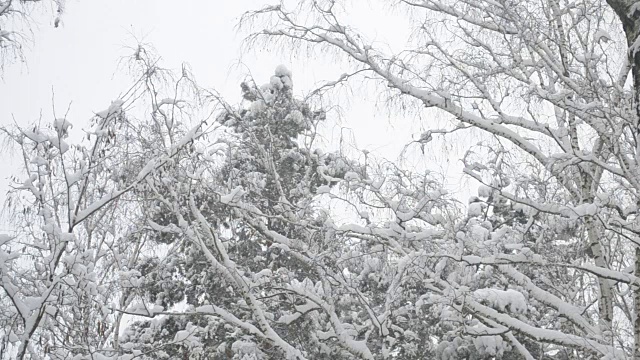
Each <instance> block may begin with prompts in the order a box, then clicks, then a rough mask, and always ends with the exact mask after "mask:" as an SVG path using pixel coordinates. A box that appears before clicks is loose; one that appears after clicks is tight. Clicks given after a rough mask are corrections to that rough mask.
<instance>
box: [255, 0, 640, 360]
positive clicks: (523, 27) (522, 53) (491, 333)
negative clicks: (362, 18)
mask: <svg viewBox="0 0 640 360" xmlns="http://www.w3.org/2000/svg"><path fill="white" fill-rule="evenodd" d="M360 6H365V4H364V3H355V2H346V1H337V0H326V1H325V0H309V1H302V2H299V3H298V4H297V5H296V6H295V7H287V6H286V5H285V3H281V4H279V5H274V6H268V7H265V8H263V9H261V10H259V11H254V12H250V13H247V14H246V16H245V18H244V21H245V22H246V23H251V24H265V25H264V26H265V28H264V30H260V29H258V30H257V32H256V33H254V34H253V35H252V36H251V37H250V40H251V41H250V42H249V44H251V45H255V44H259V43H258V42H264V41H267V42H270V44H279V45H281V46H282V47H284V48H289V49H292V48H295V49H308V48H309V47H308V46H309V45H313V46H312V47H311V48H312V49H315V47H317V48H321V49H322V50H323V51H324V52H325V53H331V54H332V55H333V56H337V57H343V58H345V59H348V60H349V61H348V62H345V66H350V67H351V69H350V71H352V72H351V73H352V74H356V73H357V74H362V76H367V78H368V79H371V78H374V79H377V80H378V81H379V84H381V85H383V86H386V87H387V88H391V89H394V90H395V93H389V92H387V93H389V94H390V96H394V97H395V96H398V97H401V98H402V100H403V101H405V104H406V103H410V104H411V103H412V104H414V105H415V107H416V109H420V108H435V109H437V110H438V111H439V112H440V113H441V114H447V115H448V116H449V117H450V118H451V127H449V128H446V129H435V128H434V129H432V130H431V131H430V132H427V133H425V134H422V136H420V138H419V139H420V140H419V141H418V142H422V143H423V145H424V144H425V143H427V142H428V141H430V140H431V139H433V137H434V136H436V135H438V134H446V133H450V132H454V131H463V130H465V129H468V130H469V131H476V133H477V132H478V131H479V132H480V133H482V134H485V135H486V136H484V137H483V140H482V141H481V142H480V143H479V144H478V145H475V146H472V147H469V148H468V149H467V151H466V153H465V155H464V156H463V161H464V164H465V168H464V172H465V174H466V175H467V176H470V177H471V178H473V179H475V180H476V181H477V182H479V183H481V184H482V185H481V186H480V188H479V190H478V196H477V197H474V198H472V199H471V200H470V204H469V206H468V216H467V217H466V218H464V219H463V218H458V219H454V221H453V222H452V223H450V224H449V226H450V227H451V228H452V229H454V230H453V231H452V232H450V233H449V234H448V235H449V236H450V237H447V236H445V237H443V241H442V242H441V244H439V245H438V246H434V247H433V248H431V249H429V250H423V251H419V250H413V251H411V252H409V249H410V248H407V247H404V246H403V247H402V249H403V250H404V251H406V252H407V256H411V259H415V260H412V261H416V262H419V261H423V262H424V263H425V267H424V268H425V269H426V270H424V271H425V272H426V273H425V274H424V275H425V276H422V277H421V278H420V279H421V280H420V281H421V282H423V283H424V284H425V286H427V285H426V284H428V288H427V289H425V290H424V292H423V293H422V294H420V305H424V304H428V305H429V306H438V307H439V308H440V309H441V310H442V315H441V321H442V322H441V324H440V326H441V328H442V330H443V331H444V332H441V333H440V334H439V335H438V336H436V337H434V338H432V341H433V342H434V343H437V355H438V357H439V358H443V359H445V358H447V359H449V358H459V357H474V358H479V357H480V358H481V357H486V356H489V357H507V356H511V354H517V355H513V356H515V357H519V358H526V359H533V358H542V357H551V356H553V357H554V358H555V357H561V358H567V359H578V358H593V357H602V358H629V357H632V358H639V357H640V318H639V316H640V284H639V283H638V281H639V280H638V276H640V248H639V244H640V238H639V237H638V234H639V233H638V220H637V215H636V214H637V209H638V207H637V199H638V196H639V195H640V193H639V191H640V184H639V183H638V166H639V161H640V158H639V157H640V153H639V151H640V142H639V141H640V140H639V139H638V137H639V136H640V133H639V131H638V128H639V127H638V124H639V119H640V116H639V115H640V101H639V95H638V94H640V52H639V51H638V46H639V45H638V44H640V40H639V39H640V37H639V32H640V20H639V15H640V6H639V4H638V3H637V2H636V1H631V0H627V1H625V0H621V1H603V0H580V1H563V0H544V1H510V0H497V1H467V0H451V1H449V0H415V1H412V0H401V1H398V2H397V4H396V8H395V10H396V11H397V14H400V15H402V14H406V20H405V21H404V22H403V23H404V24H409V26H410V28H409V29H408V30H409V31H406V32H402V31H398V34H402V33H407V34H410V37H409V38H407V39H394V40H397V43H399V44H401V45H404V46H405V49H404V50H403V51H401V52H398V53H392V52H390V51H391V50H389V49H390V48H392V47H386V46H379V42H377V41H375V40H376V39H375V35H374V34H369V33H366V32H364V31H359V30H358V29H357V27H356V26H355V25H353V23H352V22H350V20H351V19H352V18H351V16H350V14H354V13H358V12H360V10H359V7H360ZM367 6H370V5H367ZM400 15H399V16H400ZM381 26H388V24H381ZM381 29H382V28H381ZM256 41H257V42H256ZM270 46H271V45H270ZM630 75H631V76H630ZM417 111H420V110H417ZM424 111H426V110H424ZM425 125H426V126H428V124H425ZM425 146H428V145H425ZM390 205H392V204H390ZM389 208H391V209H393V207H392V206H389ZM423 240H424V241H426V240H427V238H424V239H423ZM434 264H435V266H434ZM396 266H399V265H396ZM414 306H415V304H414ZM391 356H393V355H391Z"/></svg>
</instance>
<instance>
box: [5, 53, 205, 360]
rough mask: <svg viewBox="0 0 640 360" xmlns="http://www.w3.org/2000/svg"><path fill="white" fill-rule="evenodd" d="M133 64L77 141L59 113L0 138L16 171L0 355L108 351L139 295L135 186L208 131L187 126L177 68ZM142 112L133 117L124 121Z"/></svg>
mask: <svg viewBox="0 0 640 360" xmlns="http://www.w3.org/2000/svg"><path fill="white" fill-rule="evenodd" d="M134 58H135V59H134V61H133V62H132V69H133V70H134V72H135V73H136V74H137V76H139V77H138V78H137V79H136V81H135V83H134V85H133V86H132V87H131V88H130V89H128V91H126V92H125V93H123V94H122V96H121V97H120V98H119V99H117V100H115V101H113V102H111V105H110V106H109V107H108V108H107V109H105V110H104V111H100V112H98V113H96V114H95V116H94V117H93V118H92V119H91V126H90V128H87V129H82V131H83V132H84V136H83V140H82V141H73V140H72V139H73V138H77V137H78V134H77V133H76V134H74V133H73V130H74V129H73V126H72V119H69V118H67V117H66V116H60V117H57V118H54V119H50V121H46V122H41V123H37V124H33V125H31V126H29V127H26V128H19V127H12V128H3V129H2V132H3V135H4V138H5V140H7V143H8V144H7V145H8V147H9V149H12V150H17V151H15V153H17V156H18V157H19V158H20V159H21V162H22V164H23V169H22V170H23V172H22V174H21V175H20V176H17V177H16V178H15V179H14V180H15V185H14V186H13V189H12V190H11V192H10V193H9V198H8V201H7V204H6V209H5V214H8V215H9V217H10V221H11V222H12V223H13V225H14V232H13V233H11V234H2V235H0V288H1V289H2V291H1V292H0V307H1V308H2V311H1V312H0V354H2V355H3V356H4V354H6V355H7V356H8V357H10V358H16V359H43V358H45V359H67V358H72V357H75V358H91V356H92V355H91V354H98V353H102V354H104V355H105V356H111V355H114V354H118V352H119V345H118V338H119V335H118V334H119V328H120V324H121V320H122V317H123V313H124V311H126V309H127V308H128V307H129V306H130V305H131V304H132V301H133V300H135V296H134V295H135V292H136V291H137V290H136V289H137V288H139V287H140V281H139V279H138V278H139V276H140V274H139V273H138V272H137V268H136V266H137V260H138V258H139V257H140V256H141V254H150V253H153V252H154V249H150V248H149V247H148V246H147V243H148V240H147V237H148V236H147V235H146V234H145V232H144V230H145V228H146V226H147V225H146V223H145V222H144V217H143V216H142V214H143V212H144V209H143V208H142V207H141V205H142V204H143V202H142V201H141V194H143V193H144V188H145V186H146V185H145V183H146V182H147V179H148V178H149V176H150V175H151V174H152V173H154V172H156V171H158V169H160V168H161V167H162V166H164V165H165V164H166V163H169V162H171V161H173V159H175V158H177V157H179V156H181V154H182V153H183V152H186V151H187V150H188V149H189V148H190V146H191V143H192V142H193V141H194V140H196V139H197V138H198V137H199V136H202V134H203V133H204V132H205V130H206V128H207V126H206V124H205V123H204V120H203V121H193V122H192V126H193V127H192V128H191V129H188V128H186V126H187V124H189V122H188V121H184V120H188V118H186V117H185V115H187V114H189V112H188V111H187V110H188V107H187V105H188V103H186V102H183V101H181V100H180V97H181V96H190V98H191V99H196V98H194V97H193V94H194V89H196V90H197V88H194V85H193V83H192V82H191V81H190V80H189V77H188V76H189V75H188V72H187V71H186V70H185V71H184V72H183V74H182V77H180V78H179V79H176V80H173V81H172V80H171V78H170V77H169V74H168V73H167V72H166V71H165V70H163V69H161V68H159V67H158V66H157V59H155V58H151V57H150V56H149V55H148V53H147V52H145V51H144V49H142V48H140V49H139V51H138V52H137V53H136V55H135V56H134ZM165 85H166V86H167V87H165ZM152 89H153V91H152ZM162 96H166V98H164V99H163V98H162ZM146 105H151V106H150V107H151V110H150V112H148V113H146V116H144V117H143V119H137V118H136V116H135V115H129V114H128V110H129V109H136V108H137V109H140V108H141V107H143V106H146ZM134 113H135V111H134Z"/></svg>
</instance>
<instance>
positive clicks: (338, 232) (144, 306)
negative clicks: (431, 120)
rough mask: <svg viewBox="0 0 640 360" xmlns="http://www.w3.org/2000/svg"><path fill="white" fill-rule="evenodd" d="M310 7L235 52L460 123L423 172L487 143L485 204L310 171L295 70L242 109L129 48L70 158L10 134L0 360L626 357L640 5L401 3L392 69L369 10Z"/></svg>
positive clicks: (274, 12) (633, 342)
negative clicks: (323, 73) (321, 58)
mask: <svg viewBox="0 0 640 360" xmlns="http://www.w3.org/2000/svg"><path fill="white" fill-rule="evenodd" d="M299 3H300V4H298V5H299V6H296V7H295V8H294V9H287V8H286V6H285V4H281V5H279V6H274V7H266V8H263V9H261V10H260V11H258V12H255V13H251V12H250V13H247V15H246V17H245V18H244V20H243V21H249V20H255V21H254V22H253V23H254V24H255V23H260V22H259V20H260V19H261V18H264V17H270V16H273V17H272V18H268V21H267V24H268V29H267V30H264V31H262V32H261V33H259V34H255V36H253V37H251V38H250V39H251V40H254V41H255V40H259V39H260V36H264V39H267V40H269V39H273V38H274V37H275V38H277V40H278V41H282V40H283V39H289V40H291V41H292V43H293V44H294V45H296V46H298V45H305V46H301V48H306V45H309V48H313V46H314V45H318V44H320V45H324V46H325V47H324V48H323V50H326V49H333V50H335V51H336V52H334V55H336V54H338V55H340V54H344V55H346V57H347V58H348V59H350V60H353V61H351V62H349V64H356V68H354V69H353V72H351V74H352V75H343V76H341V77H340V79H339V81H338V82H342V81H347V80H349V78H351V77H352V76H355V74H361V73H368V75H367V76H368V79H379V80H382V83H383V85H384V86H385V87H387V88H391V89H394V90H397V91H398V92H399V93H400V94H402V95H403V96H405V97H408V98H409V99H411V100H415V101H416V102H417V103H418V104H419V109H418V110H422V107H424V106H427V107H435V108H436V109H439V110H440V111H441V112H443V113H445V114H450V115H451V116H452V117H453V119H455V121H454V124H453V125H452V127H451V128H445V129H431V130H427V131H426V132H424V133H422V134H419V135H418V138H419V140H418V141H414V143H417V144H419V146H420V147H421V149H422V150H423V151H424V149H425V148H427V147H430V146H436V145H435V144H437V143H438V142H439V141H441V140H442V136H441V135H443V134H449V133H454V132H455V133H459V132H464V131H465V130H469V129H476V130H479V131H480V132H481V133H482V134H486V135H488V136H486V137H482V136H481V139H480V141H479V142H476V143H474V144H472V145H468V144H469V142H465V143H464V144H463V145H464V154H461V156H460V157H461V159H460V160H461V161H462V163H463V164H464V172H465V174H466V176H467V177H468V179H469V180H470V181H469V183H472V184H475V185H473V186H474V187H475V186H477V188H474V191H476V189H477V193H473V194H472V196H471V198H470V199H469V201H468V202H460V201H458V200H457V199H456V196H455V194H449V192H448V191H447V190H446V189H445V186H444V185H443V181H442V176H440V175H437V174H436V173H434V172H429V171H416V170H415V169H407V168H404V167H402V166H401V165H398V164H396V163H395V162H388V161H385V160H383V159H380V158H379V157H378V156H376V154H373V153H366V154H365V159H364V161H357V160H355V159H351V158H348V157H347V156H346V155H344V154H343V153H341V152H329V151H326V150H323V149H321V148H320V147H319V145H318V143H317V142H316V141H315V139H316V138H317V137H318V133H317V129H318V127H319V125H320V124H322V122H325V121H327V118H328V115H327V113H326V112H325V111H324V109H322V108H316V107H315V106H314V105H313V104H314V101H313V100H314V99H313V98H304V99H301V98H298V97H297V96H296V95H294V80H295V74H293V73H292V72H291V71H290V70H289V69H288V68H287V67H286V66H282V65H281V66H278V67H277V68H276V69H275V71H274V72H273V74H272V75H271V76H269V77H267V79H264V80H266V83H265V84H264V85H261V86H259V85H257V84H255V83H254V82H253V81H246V82H245V83H243V84H241V90H242V99H241V101H240V103H239V105H236V106H234V105H230V104H229V103H227V102H225V101H223V100H222V99H220V97H219V96H218V95H217V94H216V93H215V92H214V91H210V90H205V89H201V88H198V87H197V86H196V85H195V84H194V83H193V81H192V80H191V79H190V78H189V74H188V72H187V71H186V70H185V71H183V73H182V76H181V77H180V78H178V79H173V78H172V77H171V76H170V75H169V74H168V73H167V72H165V71H164V70H162V69H161V68H159V67H158V65H157V59H155V58H149V57H148V56H149V55H148V54H149V53H148V52H146V51H143V49H139V50H138V51H136V54H135V55H134V61H133V63H132V65H133V68H134V69H137V71H138V73H139V74H140V76H141V77H139V80H138V81H137V82H136V83H135V84H134V86H133V87H132V88H131V89H130V90H129V91H127V92H125V93H124V95H123V96H122V98H121V99H116V100H114V101H112V102H111V103H110V104H107V105H106V106H105V109H104V110H102V111H96V113H95V116H94V117H93V119H92V126H91V127H90V128H87V129H81V130H83V131H84V134H85V140H83V141H82V142H78V141H73V140H72V139H73V136H72V134H71V133H72V132H73V131H78V130H79V129H77V128H76V127H73V126H72V123H73V120H72V119H66V118H59V117H58V118H55V119H52V120H51V121H50V122H49V124H48V125H43V126H32V127H28V128H14V129H3V132H4V134H5V135H6V138H7V139H8V140H9V141H10V142H11V143H12V144H13V145H14V146H15V147H16V148H17V149H18V150H19V153H20V154H21V155H22V156H23V160H24V161H23V163H24V172H23V174H22V175H21V176H20V177H19V178H16V179H15V181H14V182H15V185H14V190H13V191H12V193H11V195H12V196H11V197H10V201H9V203H8V209H10V211H11V214H12V215H13V218H12V220H13V222H14V224H15V225H16V227H15V229H16V231H14V233H11V234H2V235H0V287H1V288H2V292H1V293H0V354H5V353H6V354H9V356H10V357H15V358H18V359H39V358H43V359H110V360H116V359H118V360H125V359H126V360H129V359H134V358H135V359H336V360H339V359H345V360H347V359H348V360H351V359H403V360H404V359H409V360H410V359H432V358H433V359H461V358H464V359H493V358H502V359H522V358H524V359H552V358H553V359H555V358H559V359H597V358H599V359H627V358H638V357H640V345H639V344H640V320H639V319H638V314H640V290H639V289H640V286H639V285H640V284H639V282H640V279H639V278H638V276H639V274H640V249H639V248H638V244H640V237H639V236H638V234H639V230H638V221H637V212H638V207H637V206H638V205H637V204H638V202H637V199H638V197H640V183H639V182H638V174H639V173H640V171H639V169H638V167H639V166H640V154H639V153H638V152H639V151H640V145H639V144H640V143H639V141H640V140H638V139H640V134H639V133H638V130H637V129H638V126H637V124H638V123H639V122H640V121H639V116H638V115H639V114H640V104H639V103H640V101H638V99H639V98H640V95H639V94H640V91H639V90H638V89H640V56H638V55H637V54H638V52H636V51H635V50H636V48H637V46H638V45H637V44H638V41H637V38H638V34H637V32H638V31H640V30H638V29H640V26H637V25H638V22H639V21H640V20H637V14H636V12H637V11H636V10H637V6H636V5H633V6H631V5H630V3H628V2H625V1H624V0H610V1H607V2H606V4H605V3H604V2H602V1H596V0H581V1H577V2H571V3H566V2H561V1H551V0H550V1H542V2H531V1H520V2H519V1H493V0H492V1H476V0H474V1H471V0H455V1H454V0H451V1H449V0H427V1H420V2H418V1H401V2H400V4H399V5H398V6H401V7H403V9H405V8H406V9H408V10H410V11H406V12H403V13H411V14H412V15H417V16H419V19H420V21H421V22H422V21H424V23H421V24H420V26H419V27H417V28H416V29H413V30H414V31H411V32H407V33H411V38H410V39H408V41H407V42H406V44H408V46H412V47H413V48H412V49H411V51H408V52H406V51H405V52H403V53H401V54H388V53H386V52H385V51H390V50H389V49H392V48H393V47H383V48H378V47H377V44H378V43H377V42H371V43H369V42H367V40H366V39H367V38H368V37H367V36H366V34H363V33H357V32H356V31H355V30H354V29H355V26H352V25H351V24H347V23H346V22H345V21H343V19H345V20H348V19H349V16H347V14H345V13H344V11H345V9H349V8H348V7H349V6H355V7H356V9H357V6H363V5H361V4H360V3H358V2H347V1H344V3H345V4H342V5H344V6H339V5H341V3H343V2H342V1H336V0H331V1H329V0H327V1H317V0H313V1H312V0H308V1H307V0H303V1H300V2H299ZM347 3H349V4H347ZM0 4H1V3H0ZM629 9H631V12H632V14H629ZM349 11H356V10H349ZM1 14H2V12H1V11H0V15H1ZM616 16H617V17H618V19H620V20H621V22H622V24H623V25H624V26H623V30H624V31H625V33H624V34H623V33H622V32H620V30H619V29H618V28H616V27H614V26H611V23H612V19H616ZM434 21H435V24H444V25H446V26H442V27H437V26H431V25H430V24H431V23H432V22H434ZM405 23H406V24H412V23H413V22H412V21H406V22H405ZM629 24H631V25H629ZM427 25H429V26H427ZM634 32H635V33H634ZM625 35H626V36H625ZM281 43H283V42H281ZM615 44H618V45H619V44H623V46H620V48H622V50H619V51H618V52H616V49H618V48H617V47H615V46H614V45H615ZM383 49H384V50H383ZM627 50H630V51H627ZM345 66H349V65H345ZM620 67H621V68H622V71H620ZM629 73H631V75H632V78H633V79H632V80H633V81H627V77H628V75H629ZM371 74H373V76H371ZM162 79H163V80H164V81H165V82H164V83H163V82H162V81H161V80H162ZM338 82H333V83H330V84H329V85H328V87H331V86H332V85H336V84H337V83H338ZM162 84H164V85H165V86H162ZM324 90H326V88H325V89H324ZM324 90H323V91H324ZM386 93H387V94H390V93H389V92H388V91H387V92H386ZM311 94H312V95H311V96H315V95H317V94H318V92H312V93H311ZM143 108H144V109H148V110H146V111H142V110H141V109H143ZM208 114H214V116H209V115H208ZM427 118H428V117H427ZM428 125H429V124H428V123H426V124H425V127H428ZM454 136H455V135H454ZM476 195H477V196H476Z"/></svg>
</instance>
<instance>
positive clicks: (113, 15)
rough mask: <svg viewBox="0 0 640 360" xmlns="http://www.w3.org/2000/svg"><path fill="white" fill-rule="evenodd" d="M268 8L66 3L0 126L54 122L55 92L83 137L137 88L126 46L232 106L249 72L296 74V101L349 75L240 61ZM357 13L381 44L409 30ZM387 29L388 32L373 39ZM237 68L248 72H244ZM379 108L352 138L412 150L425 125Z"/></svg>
mask: <svg viewBox="0 0 640 360" xmlns="http://www.w3.org/2000/svg"><path fill="white" fill-rule="evenodd" d="M269 2H272V1H269V0H242V1H206V0H182V1H179V2H176V1H168V0H135V1H131V0H91V1H87V0H83V1H80V0H67V5H66V13H65V14H64V16H63V18H62V24H61V26H60V27H59V28H54V27H53V16H51V15H50V14H45V15H42V14H35V15H34V18H35V20H36V21H38V22H39V26H37V27H35V28H34V30H33V36H32V37H33V44H32V45H30V48H29V49H27V50H26V51H25V55H26V62H25V63H24V64H13V65H9V66H8V67H6V68H5V71H4V78H3V79H2V80H0V125H8V124H10V123H12V122H13V121H15V122H16V123H18V124H20V125H27V124H30V123H32V122H34V121H37V120H38V119H39V118H40V114H42V121H43V122H45V123H46V122H50V121H52V120H53V110H52V94H53V93H55V97H54V101H55V108H56V111H57V115H58V116H61V115H63V114H64V112H65V111H66V109H67V107H68V106H69V104H71V107H70V112H69V116H68V119H69V120H70V121H71V122H72V123H73V124H74V125H75V127H76V129H78V128H82V127H83V125H84V124H86V122H87V120H88V119H89V118H90V117H91V116H92V114H93V113H94V112H98V111H101V110H103V109H104V108H106V107H108V106H109V104H110V102H111V101H112V100H114V99H116V98H117V97H118V94H119V93H121V92H122V91H123V90H126V88H127V87H128V85H130V79H129V78H128V77H127V76H126V75H125V74H124V72H123V71H121V70H118V66H117V65H118V60H119V59H120V57H122V56H125V55H128V54H130V50H128V49H127V48H126V46H134V45H135V44H136V38H137V39H138V40H142V41H144V42H147V43H151V44H152V45H153V46H154V47H155V48H156V49H157V52H158V53H159V54H160V55H161V56H162V58H163V62H162V63H163V64H164V66H165V67H169V68H175V69H179V67H180V64H181V63H182V62H186V63H189V64H190V66H191V68H192V69H193V72H194V74H195V76H196V80H197V81H198V83H199V84H200V85H201V86H205V87H208V88H215V89H216V90H217V91H219V92H220V93H221V94H222V95H223V96H225V98H226V99H227V101H228V102H230V103H236V102H237V101H239V100H240V91H239V83H240V81H241V80H242V79H243V78H244V77H245V76H246V75H247V74H248V72H249V71H251V74H252V75H253V76H254V78H255V79H256V81H257V82H259V83H260V82H267V81H268V79H269V76H270V75H272V73H273V70H274V69H275V67H276V66H277V65H278V64H285V65H287V66H288V67H289V68H290V69H291V70H292V71H293V77H294V87H295V89H296V91H297V92H298V93H299V94H302V93H305V92H308V91H310V90H312V89H313V87H314V85H317V84H319V83H320V82H321V81H326V80H334V79H335V78H337V77H338V76H339V74H341V73H343V72H344V71H345V69H346V67H345V68H342V66H341V65H340V63H339V62H335V61H327V59H318V60H317V61H312V60H309V59H307V58H298V59H295V58H292V57H291V55H290V54H287V53H282V52H277V53H276V52H270V51H266V50H261V51H256V52H252V53H249V54H242V53H241V52H240V45H241V41H242V39H243V37H244V36H245V35H246V34H238V33H237V32H236V30H235V29H234V26H235V25H236V23H237V21H238V18H239V16H240V15H241V14H242V13H243V12H244V11H247V10H250V9H256V8H259V7H261V6H263V5H265V4H267V3H269ZM362 4H364V3H362ZM363 9H364V10H363ZM363 11H369V12H367V13H363ZM357 14H358V17H356V16H355V14H354V18H353V19H350V20H354V21H356V22H358V23H359V25H360V26H363V27H367V26H370V29H372V36H374V37H375V40H377V41H379V42H386V41H388V40H389V39H393V38H394V33H393V32H391V31H390V30H389V29H396V30H394V31H402V30H401V28H402V27H401V26H400V23H401V21H402V20H401V19H399V18H398V19H395V20H394V18H393V17H390V15H389V13H388V12H376V11H375V9H373V10H372V9H370V7H369V5H367V6H364V7H363V8H361V9H360V10H359V11H358V13H357ZM376 14H377V15H376ZM375 16H378V18H375ZM381 17H384V19H382V18H381ZM382 21H384V22H385V23H386V24H387V25H386V26H385V27H384V29H380V30H381V31H378V30H376V27H377V26H378V25H379V24H380V23H381V22H382ZM393 21H397V24H398V26H394V24H393ZM404 25H406V23H405V24H404ZM401 35H405V34H401ZM400 37H402V36H400ZM399 45H400V46H401V45H402V44H399ZM239 60H242V63H243V66H237V65H238V63H239ZM356 95H357V94H356ZM361 95H362V94H361ZM369 95H370V96H371V94H369ZM375 100H376V99H375V97H373V96H371V98H370V99H363V98H362V96H360V97H355V98H354V99H353V101H352V102H351V106H350V107H349V109H347V110H348V111H346V112H345V113H344V115H345V116H344V117H343V119H342V120H341V123H340V125H341V126H346V127H349V128H352V129H353V130H354V131H353V132H354V134H355V140H356V142H357V146H358V147H359V148H360V149H368V150H372V151H378V152H382V153H383V154H384V155H385V156H386V157H394V156H396V155H397V154H398V152H399V151H400V149H401V148H402V146H403V145H404V144H405V143H406V142H408V141H410V139H411V134H418V133H419V132H420V131H421V129H425V126H428V125H427V124H426V123H424V121H420V120H419V119H402V118H400V117H389V116H387V115H386V114H382V113H381V112H380V111H379V110H376V109H375V107H374V102H375ZM334 124H335V123H334ZM338 133H339V127H337V126H335V127H333V128H330V129H329V133H328V134H327V136H329V137H331V136H333V137H336V136H338V135H337V134H338ZM0 159H1V161H0V165H1V166H2V169H3V170H0V175H1V176H0V193H1V194H0V201H2V202H4V196H5V192H6V189H7V186H8V182H7V181H6V178H7V177H8V176H9V175H10V173H9V172H10V168H11V166H10V161H9V159H8V157H7V155H6V154H3V155H2V157H0ZM454 161H455V159H454ZM0 230H1V229H0Z"/></svg>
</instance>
